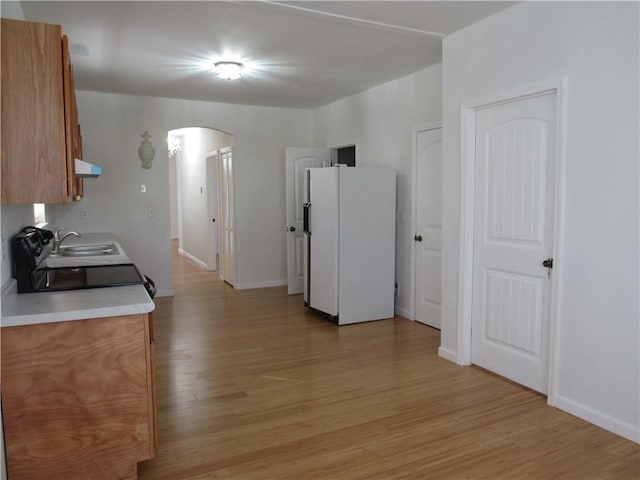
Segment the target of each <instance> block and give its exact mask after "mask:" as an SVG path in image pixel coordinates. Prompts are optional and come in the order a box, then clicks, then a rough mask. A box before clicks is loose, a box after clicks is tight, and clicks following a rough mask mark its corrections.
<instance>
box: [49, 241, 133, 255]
mask: <svg viewBox="0 0 640 480" xmlns="http://www.w3.org/2000/svg"><path fill="white" fill-rule="evenodd" d="M119 253H120V251H119V250H118V247H116V245H115V244H114V243H110V244H108V245H107V244H105V245H70V246H68V247H60V253H57V254H51V255H50V256H52V257H93V256H102V255H118V254H119Z"/></svg>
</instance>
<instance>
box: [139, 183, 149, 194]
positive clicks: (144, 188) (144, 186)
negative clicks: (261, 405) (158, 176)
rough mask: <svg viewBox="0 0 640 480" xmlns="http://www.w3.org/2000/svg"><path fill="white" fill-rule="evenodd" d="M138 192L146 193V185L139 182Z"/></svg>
mask: <svg viewBox="0 0 640 480" xmlns="http://www.w3.org/2000/svg"><path fill="white" fill-rule="evenodd" d="M140 193H147V186H146V185H145V184H144V183H141V184H140Z"/></svg>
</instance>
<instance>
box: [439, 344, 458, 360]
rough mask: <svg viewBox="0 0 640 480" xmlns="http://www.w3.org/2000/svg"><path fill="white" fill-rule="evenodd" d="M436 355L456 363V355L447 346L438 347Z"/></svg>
mask: <svg viewBox="0 0 640 480" xmlns="http://www.w3.org/2000/svg"><path fill="white" fill-rule="evenodd" d="M438 356H440V357H442V358H444V359H445V360H449V361H450V362H453V363H458V355H457V354H456V352H454V351H453V350H449V349H448V348H444V347H442V346H441V347H438Z"/></svg>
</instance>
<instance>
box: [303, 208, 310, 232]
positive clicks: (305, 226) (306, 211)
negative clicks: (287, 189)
mask: <svg viewBox="0 0 640 480" xmlns="http://www.w3.org/2000/svg"><path fill="white" fill-rule="evenodd" d="M302 208H303V213H304V218H303V220H302V223H303V226H302V229H303V230H304V233H306V234H307V235H309V236H311V232H310V231H309V220H310V215H311V202H307V203H305V204H303V205H302Z"/></svg>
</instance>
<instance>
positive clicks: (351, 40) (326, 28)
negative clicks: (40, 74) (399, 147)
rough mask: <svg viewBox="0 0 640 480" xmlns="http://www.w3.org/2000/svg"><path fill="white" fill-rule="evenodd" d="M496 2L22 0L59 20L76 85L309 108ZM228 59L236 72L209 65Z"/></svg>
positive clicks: (404, 69) (384, 74)
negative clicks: (227, 74) (232, 77)
mask: <svg viewBox="0 0 640 480" xmlns="http://www.w3.org/2000/svg"><path fill="white" fill-rule="evenodd" d="M514 3H515V2H493V1H465V2H457V1H442V2H431V1H363V0H361V1H338V2H336V1H333V2H325V1H302V2H254V1H244V2H231V1H196V2H186V1H184V2H169V1H142V2H140V1H138V2H96V1H71V2H60V1H55V2H54V1H46V2H32V1H23V2H22V8H23V10H24V12H25V15H26V17H27V19H28V20H31V21H38V22H46V23H55V24H61V25H62V26H63V31H64V33H65V34H66V35H68V36H69V39H70V43H71V44H72V53H71V57H72V61H73V64H74V71H75V82H76V88H78V89H79V90H93V91H102V92H114V93H124V94H133V95H145V96H158V97H173V98H184V99H192V100H206V101H216V102H226V103H237V104H249V105H269V106H280V107H296V108H316V107H319V106H322V105H326V104H328V103H330V102H333V101H335V100H338V99H340V98H344V97H347V96H350V95H353V94H355V93H358V92H361V91H363V90H366V89H368V88H370V87H372V86H375V85H379V84H381V83H384V82H386V81H389V80H392V79H394V78H399V77H402V76H405V75H408V74H410V73H413V72H416V71H418V70H420V69H423V68H425V67H427V66H429V65H433V64H436V63H439V62H440V61H441V57H442V55H441V40H442V38H443V37H444V36H446V35H448V34H450V33H452V32H455V31H456V30H459V29H460V28H463V27H465V26H467V25H469V24H471V23H474V22H476V21H478V20H480V19H482V18H484V17H487V16H489V15H493V14H494V13H496V12H498V11H499V10H502V9H504V8H507V7H508V6H510V5H513V4H514ZM221 59H231V60H236V61H241V62H243V63H245V64H247V65H248V67H249V68H250V71H248V72H247V73H246V74H245V76H244V77H243V78H242V79H240V80H237V81H227V80H221V79H218V78H216V77H215V76H214V75H213V74H212V73H211V71H210V70H209V69H208V68H207V65H208V64H210V63H211V62H212V61H216V60H221Z"/></svg>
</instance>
